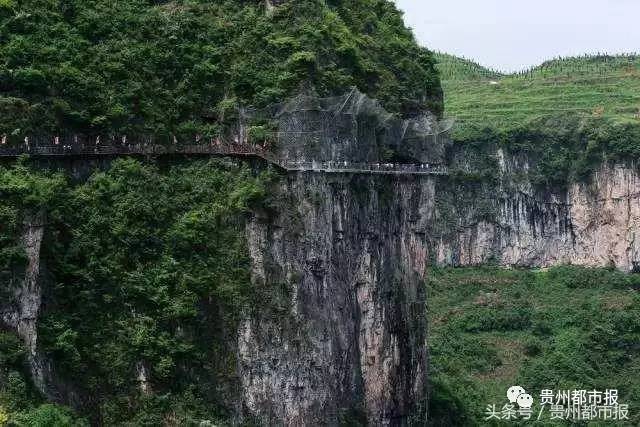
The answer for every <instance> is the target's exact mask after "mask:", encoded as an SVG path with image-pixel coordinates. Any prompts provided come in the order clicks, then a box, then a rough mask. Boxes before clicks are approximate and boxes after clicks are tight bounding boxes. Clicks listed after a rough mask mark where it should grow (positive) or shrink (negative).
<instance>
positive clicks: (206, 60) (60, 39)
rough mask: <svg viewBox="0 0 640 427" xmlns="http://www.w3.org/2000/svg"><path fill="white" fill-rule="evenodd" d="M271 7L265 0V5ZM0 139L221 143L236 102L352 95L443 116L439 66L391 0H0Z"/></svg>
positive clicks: (396, 108) (399, 108) (404, 110)
mask: <svg viewBox="0 0 640 427" xmlns="http://www.w3.org/2000/svg"><path fill="white" fill-rule="evenodd" d="M267 3H268V2H267ZM0 56H1V58H2V59H0V116H2V119H1V120H0V133H5V134H8V135H12V134H13V135H22V134H34V133H44V134H47V135H51V134H60V133H65V132H70V131H75V132H84V133H88V134H103V135H107V134H112V133H121V134H133V133H138V134H141V133H144V134H153V135H167V134H175V135H182V134H193V133H195V132H198V133H200V134H203V135H215V134H216V133H218V132H220V127H221V126H223V125H224V123H225V122H226V121H228V120H229V117H230V116H232V115H233V114H234V113H235V112H236V109H237V107H238V105H239V104H243V105H247V104H249V105H257V106H260V105H265V104H269V103H273V102H280V101H282V100H283V99H284V98H285V97H286V96H287V95H290V94H291V93H293V92H296V91H298V90H300V89H301V88H304V89H308V88H313V89H314V90H316V91H317V92H319V93H320V94H321V95H326V94H340V95H341V94H343V93H345V92H346V91H347V90H348V89H349V88H350V87H352V86H356V87H358V88H359V89H360V90H361V91H362V92H364V93H367V94H368V95H370V96H372V97H375V98H378V99H380V100H381V101H382V102H383V103H384V105H385V107H386V108H387V109H388V110H390V111H394V112H397V113H401V114H405V115H411V114H414V113H416V112H417V111H419V110H421V109H425V108H428V109H431V110H433V111H434V112H436V113H439V112H441V111H442V104H441V91H440V83H439V79H438V74H437V72H436V71H435V68H434V67H435V61H434V59H433V56H432V54H431V53H430V52H428V51H427V50H426V49H423V48H420V47H418V46H417V44H416V43H415V41H414V39H413V35H412V33H411V32H410V31H409V30H407V29H406V28H405V27H404V24H403V21H402V16H401V14H400V13H399V12H398V11H397V10H396V8H395V6H394V5H393V4H392V3H391V2H389V1H386V0H366V1H353V0H332V1H327V2H325V1H321V0H312V1H293V2H287V3H285V4H283V5H281V6H279V7H278V8H276V9H270V10H269V11H268V10H267V7H266V5H265V2H264V1H230V0H227V1H223V0H216V1H206V0H184V1H151V0H113V1H105V0H90V1H84V0H47V1H40V0H37V1H36V0H3V1H2V2H0Z"/></svg>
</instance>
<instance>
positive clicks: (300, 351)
mask: <svg viewBox="0 0 640 427" xmlns="http://www.w3.org/2000/svg"><path fill="white" fill-rule="evenodd" d="M433 190H434V182H433V180H431V179H419V178H413V177H408V178H392V179H389V178H385V177H370V176H358V175H342V176H340V175H338V176H331V175H324V174H316V173H299V174H294V175H290V176H288V177H286V178H285V179H283V181H282V183H281V185H280V188H279V192H280V194H282V195H286V199H287V200H285V201H284V203H282V204H281V205H280V206H279V207H278V210H277V212H275V214H274V213H271V214H270V215H261V214H257V215H255V216H253V218H252V219H251V221H250V222H249V223H248V225H247V235H248V239H249V247H250V252H251V256H252V260H253V266H254V268H253V279H254V284H255V286H264V284H265V283H269V282H270V283H282V284H283V286H284V287H285V288H286V290H287V293H286V295H287V297H288V301H287V302H288V308H287V309H286V311H285V312H284V313H281V314H280V315H278V316H268V315H264V314H261V315H258V316H255V317H253V318H250V319H247V320H246V321H245V322H244V323H243V325H242V327H241V328H240V333H239V359H240V378H241V380H242V385H243V400H244V402H245V406H246V407H247V408H248V410H249V412H250V413H252V414H253V415H255V416H257V417H258V418H259V419H260V420H261V421H262V422H263V423H264V424H274V423H284V424H285V425H337V424H338V423H339V422H340V421H345V420H348V419H351V418H349V417H352V418H353V417H364V418H365V419H367V420H368V421H369V423H370V424H371V425H381V424H385V423H387V424H391V425H399V424H405V423H407V422H408V421H409V420H410V418H411V417H412V416H413V417H416V418H417V417H418V415H419V414H420V413H421V412H422V411H424V410H425V407H424V399H425V385H426V355H425V349H426V347H425V339H426V329H425V326H426V325H425V320H424V289H423V286H422V278H423V275H424V273H425V268H426V266H427V238H428V235H427V233H426V228H425V227H426V225H427V224H428V222H429V219H430V218H429V215H430V213H431V212H432V210H431V209H430V208H429V207H430V206H432V202H433V198H434V191H433Z"/></svg>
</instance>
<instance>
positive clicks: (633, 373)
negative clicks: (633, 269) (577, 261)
mask: <svg viewBox="0 0 640 427" xmlns="http://www.w3.org/2000/svg"><path fill="white" fill-rule="evenodd" d="M429 276H430V279H429V282H428V308H429V310H428V312H429V321H430V352H431V366H432V375H433V377H432V378H433V381H434V391H433V393H432V402H431V406H430V407H431V410H432V419H433V422H434V423H435V425H477V424H483V423H482V421H483V417H484V410H485V408H486V405H487V404H493V403H495V404H496V405H499V406H500V407H501V406H502V405H503V404H505V403H506V397H505V396H506V395H505V393H506V390H507V388H508V387H510V386H511V385H515V384H519V385H521V386H523V387H524V388H525V389H526V390H527V391H529V392H530V393H531V394H532V395H533V396H534V399H535V401H539V395H540V390H542V389H544V388H548V389H555V390H558V389H593V388H595V389H598V390H604V389H607V388H617V389H619V391H620V396H621V397H620V403H628V404H629V405H630V408H632V409H631V411H632V412H631V413H630V415H631V418H632V421H631V422H630V423H629V425H637V424H633V423H638V422H639V421H640V418H639V417H640V414H639V413H638V412H637V408H638V407H639V405H640V381H639V379H640V349H639V348H638V342H640V305H639V303H640V295H639V293H638V289H639V287H638V286H639V285H640V277H638V276H634V275H631V276H629V275H624V274H622V273H619V272H612V271H607V270H589V269H579V268H569V267H563V268H556V269H552V270H550V271H547V272H532V271H517V270H503V269H497V268H490V267H485V268H476V269H471V268H470V269H447V270H433V271H430V273H429ZM634 409H635V411H634ZM634 412H635V413H634ZM544 419H546V420H547V421H548V420H549V413H548V409H547V412H546V415H544V416H543V420H544Z"/></svg>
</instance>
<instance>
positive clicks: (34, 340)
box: [2, 212, 48, 395]
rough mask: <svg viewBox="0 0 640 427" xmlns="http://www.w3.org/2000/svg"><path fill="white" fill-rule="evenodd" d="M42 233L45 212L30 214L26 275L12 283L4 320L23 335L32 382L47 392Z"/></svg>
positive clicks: (26, 224) (26, 227)
mask: <svg viewBox="0 0 640 427" xmlns="http://www.w3.org/2000/svg"><path fill="white" fill-rule="evenodd" d="M43 236H44V214H43V213H41V212H38V213H29V214H27V215H26V217H25V220H24V227H23V233H22V236H21V240H22V244H23V246H24V249H25V253H26V257H27V264H26V267H25V270H24V277H23V279H22V280H19V281H18V283H17V284H16V286H13V289H12V291H13V299H12V301H8V302H4V303H3V304H2V320H3V322H4V323H5V324H6V325H7V326H9V327H10V328H11V329H13V330H14V331H15V332H16V333H17V335H18V336H19V337H20V338H21V339H22V341H23V343H24V346H25V348H26V350H27V361H28V363H29V371H30V373H31V377H32V379H33V382H34V384H35V386H36V388H37V389H38V390H39V391H40V392H41V393H43V394H45V395H47V391H48V389H47V387H46V376H47V372H46V371H47V369H48V368H47V364H46V361H45V360H44V358H43V357H42V356H41V354H40V352H39V350H38V313H39V312H40V306H41V304H42V287H41V275H40V247H41V245H42V239H43Z"/></svg>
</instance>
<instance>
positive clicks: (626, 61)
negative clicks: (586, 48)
mask: <svg viewBox="0 0 640 427" xmlns="http://www.w3.org/2000/svg"><path fill="white" fill-rule="evenodd" d="M437 59H438V60H439V61H440V62H441V63H440V64H439V65H438V67H439V68H440V70H441V72H442V73H443V77H442V80H443V83H442V85H443V89H444V92H445V106H446V111H447V115H449V116H451V117H455V118H456V120H457V123H458V125H457V127H456V133H455V134H454V138H455V139H457V140H468V139H472V138H474V137H475V136H476V135H477V134H479V133H480V132H481V131H482V130H483V129H486V128H490V129H493V130H495V131H498V132H509V131H518V130H522V129H526V128H527V126H528V125H529V124H530V123H531V122H536V121H540V120H545V119H548V118H553V117H557V116H574V117H576V118H577V119H593V118H595V119H606V120H608V121H610V122H611V123H614V124H632V125H640V57H637V56H617V57H609V56H595V57H591V56H586V57H580V58H566V59H560V60H553V61H549V62H546V63H544V64H543V65H541V66H539V67H535V68H532V69H531V70H528V71H526V72H523V73H518V74H509V75H499V74H497V73H495V72H493V71H491V70H487V69H485V68H483V67H481V66H479V65H477V64H474V63H471V62H469V61H467V60H463V59H458V58H455V57H451V56H449V55H442V54H439V55H438V57H437Z"/></svg>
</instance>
